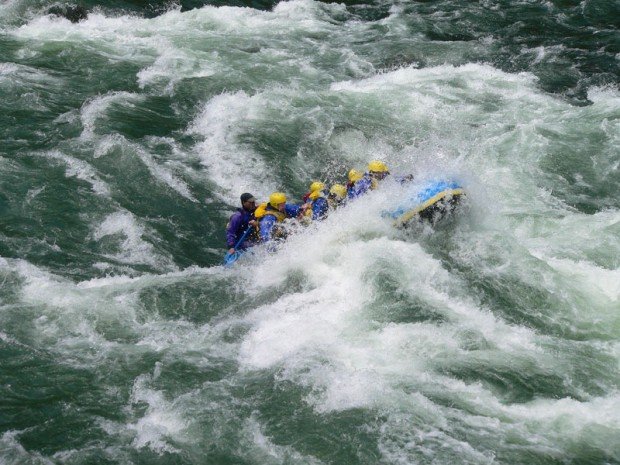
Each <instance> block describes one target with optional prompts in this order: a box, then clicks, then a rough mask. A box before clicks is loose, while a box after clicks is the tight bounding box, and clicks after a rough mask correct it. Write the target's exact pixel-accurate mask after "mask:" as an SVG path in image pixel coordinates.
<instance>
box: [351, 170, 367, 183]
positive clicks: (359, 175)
mask: <svg viewBox="0 0 620 465" xmlns="http://www.w3.org/2000/svg"><path fill="white" fill-rule="evenodd" d="M363 177H364V175H363V174H362V173H361V172H360V171H357V170H356V169H355V168H353V169H352V170H351V171H349V175H348V178H349V181H350V182H355V181H359V180H360V179H362V178H363Z"/></svg>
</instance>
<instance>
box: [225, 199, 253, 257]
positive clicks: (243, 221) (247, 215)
mask: <svg viewBox="0 0 620 465" xmlns="http://www.w3.org/2000/svg"><path fill="white" fill-rule="evenodd" d="M253 217H254V214H253V213H252V212H249V211H247V210H244V209H243V208H237V211H236V212H235V213H233V215H232V216H231V217H230V220H228V224H227V225H226V244H227V245H228V248H231V247H234V246H235V244H237V241H238V240H239V239H241V236H242V235H243V233H244V232H245V231H246V230H247V229H248V227H249V225H248V223H249V222H250V221H251V220H252V218H253Z"/></svg>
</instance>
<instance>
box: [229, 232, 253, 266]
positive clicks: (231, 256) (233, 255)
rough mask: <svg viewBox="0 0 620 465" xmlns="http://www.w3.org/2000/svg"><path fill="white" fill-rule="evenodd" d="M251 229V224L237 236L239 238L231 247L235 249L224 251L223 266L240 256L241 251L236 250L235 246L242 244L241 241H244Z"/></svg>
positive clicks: (230, 263)
mask: <svg viewBox="0 0 620 465" xmlns="http://www.w3.org/2000/svg"><path fill="white" fill-rule="evenodd" d="M252 229H253V227H252V226H248V229H246V230H245V232H244V233H243V234H242V235H241V237H240V238H239V240H238V241H237V243H236V244H235V246H234V247H233V249H235V251H234V252H227V253H226V255H225V256H224V266H229V265H232V264H233V263H235V262H236V261H237V260H238V259H239V257H240V256H241V254H242V252H240V251H239V250H237V247H239V246H240V245H241V244H243V241H245V238H246V237H248V234H250V232H251V231H252Z"/></svg>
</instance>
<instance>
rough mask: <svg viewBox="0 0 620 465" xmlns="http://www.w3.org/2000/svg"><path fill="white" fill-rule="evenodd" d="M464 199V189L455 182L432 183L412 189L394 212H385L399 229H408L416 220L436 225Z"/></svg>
mask: <svg viewBox="0 0 620 465" xmlns="http://www.w3.org/2000/svg"><path fill="white" fill-rule="evenodd" d="M464 197H465V191H464V190H463V187H462V186H461V185H460V184H459V183H457V182H455V181H444V180H441V181H431V182H429V183H427V184H426V185H425V186H423V187H422V188H420V187H419V186H417V187H415V188H413V187H412V189H411V190H410V191H409V192H408V193H407V195H406V196H405V200H403V201H401V203H400V205H399V206H398V207H397V208H395V209H394V210H390V211H388V212H385V213H384V216H387V217H389V218H392V219H393V220H394V226H396V227H397V228H403V227H407V226H408V225H409V224H411V222H412V221H415V220H425V221H429V222H430V223H432V224H435V223H437V222H438V221H439V220H441V218H443V217H444V216H445V215H446V214H447V213H449V212H450V211H452V210H453V209H454V208H455V207H456V206H457V205H458V204H459V203H460V202H461V200H462V199H463V198H464Z"/></svg>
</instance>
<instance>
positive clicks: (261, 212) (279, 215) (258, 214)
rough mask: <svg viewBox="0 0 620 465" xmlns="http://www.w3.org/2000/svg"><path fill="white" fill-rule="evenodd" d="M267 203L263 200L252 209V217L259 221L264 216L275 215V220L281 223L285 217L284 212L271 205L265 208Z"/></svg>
mask: <svg viewBox="0 0 620 465" xmlns="http://www.w3.org/2000/svg"><path fill="white" fill-rule="evenodd" d="M268 205H269V204H268V203H267V202H264V203H261V204H260V205H259V206H258V207H256V210H254V218H256V219H257V220H259V221H260V220H261V219H262V218H264V217H265V216H267V215H272V216H275V218H276V221H277V222H278V223H281V222H282V221H284V220H285V219H286V213H283V212H281V211H280V210H276V209H275V208H273V207H271V208H270V209H269V210H267V206H268Z"/></svg>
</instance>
